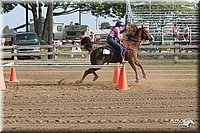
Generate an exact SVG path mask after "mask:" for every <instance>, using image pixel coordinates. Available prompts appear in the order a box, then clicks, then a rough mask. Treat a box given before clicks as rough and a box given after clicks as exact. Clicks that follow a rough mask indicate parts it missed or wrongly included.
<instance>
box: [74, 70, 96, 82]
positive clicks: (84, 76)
mask: <svg viewBox="0 0 200 133" xmlns="http://www.w3.org/2000/svg"><path fill="white" fill-rule="evenodd" d="M99 69H100V68H89V69H88V70H86V71H85V72H84V74H83V76H82V78H81V79H80V80H78V81H76V83H82V82H83V80H84V79H85V78H86V76H87V75H88V74H91V73H93V74H94V75H95V77H94V78H93V81H95V80H97V79H98V75H97V74H96V72H95V71H96V70H99Z"/></svg>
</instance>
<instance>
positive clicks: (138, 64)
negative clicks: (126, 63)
mask: <svg viewBox="0 0 200 133" xmlns="http://www.w3.org/2000/svg"><path fill="white" fill-rule="evenodd" d="M135 64H136V65H137V66H139V67H140V69H141V71H142V75H143V78H145V79H147V74H146V72H145V71H144V68H143V66H142V64H141V63H140V62H139V61H138V60H135Z"/></svg>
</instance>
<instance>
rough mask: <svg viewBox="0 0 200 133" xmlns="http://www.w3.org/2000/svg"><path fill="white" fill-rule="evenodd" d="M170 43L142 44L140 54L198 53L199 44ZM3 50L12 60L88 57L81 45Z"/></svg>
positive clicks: (176, 54) (8, 47)
mask: <svg viewBox="0 0 200 133" xmlns="http://www.w3.org/2000/svg"><path fill="white" fill-rule="evenodd" d="M170 42H171V43H170V45H155V44H148V43H147V44H145V45H144V44H142V45H141V47H140V55H150V56H153V55H163V56H167V55H174V56H177V57H176V58H178V56H182V55H194V56H195V55H196V56H197V55H198V52H199V49H198V48H199V45H190V43H189V42H184V41H177V42H175V41H170ZM36 47H38V48H40V49H41V50H40V52H23V53H18V52H17V49H31V48H36ZM73 47H79V48H80V49H81V51H78V52H77V51H72V48H73ZM49 48H51V49H52V52H48V49H49ZM1 50H2V51H3V52H2V54H3V56H10V57H14V60H17V59H18V56H47V55H53V56H54V59H58V57H59V56H60V55H64V56H67V55H69V56H71V57H72V55H73V56H74V55H82V57H88V51H85V50H84V48H83V47H80V46H75V45H57V44H54V45H51V46H49V45H41V46H40V47H39V46H1ZM183 51H184V52H183ZM83 55H84V56H83Z"/></svg>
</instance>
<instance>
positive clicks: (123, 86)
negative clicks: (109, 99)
mask: <svg viewBox="0 0 200 133" xmlns="http://www.w3.org/2000/svg"><path fill="white" fill-rule="evenodd" d="M118 89H119V90H127V89H128V85H127V80H126V71H125V67H124V66H123V67H122V68H121V70H120V76H119V83H118Z"/></svg>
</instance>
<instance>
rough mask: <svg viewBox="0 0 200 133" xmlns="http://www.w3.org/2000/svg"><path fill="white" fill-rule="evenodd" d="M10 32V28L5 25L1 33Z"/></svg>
mask: <svg viewBox="0 0 200 133" xmlns="http://www.w3.org/2000/svg"><path fill="white" fill-rule="evenodd" d="M9 31H10V27H9V26H8V25H6V26H5V27H4V28H3V31H2V33H8V32H9Z"/></svg>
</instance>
